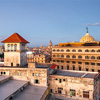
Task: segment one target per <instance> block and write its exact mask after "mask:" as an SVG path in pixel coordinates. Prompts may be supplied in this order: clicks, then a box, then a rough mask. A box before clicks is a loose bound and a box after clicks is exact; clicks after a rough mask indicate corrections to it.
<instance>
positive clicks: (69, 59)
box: [52, 32, 100, 72]
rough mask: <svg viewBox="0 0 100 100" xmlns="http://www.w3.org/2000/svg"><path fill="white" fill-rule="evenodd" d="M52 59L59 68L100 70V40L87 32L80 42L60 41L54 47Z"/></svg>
mask: <svg viewBox="0 0 100 100" xmlns="http://www.w3.org/2000/svg"><path fill="white" fill-rule="evenodd" d="M52 61H53V63H55V64H57V65H58V66H57V69H62V70H63V69H65V70H79V71H81V70H82V71H92V72H100V42H99V41H95V39H94V38H93V37H92V36H90V35H89V33H88V32H87V33H86V35H85V36H83V37H82V38H81V39H80V42H67V43H59V45H56V46H53V47H52Z"/></svg>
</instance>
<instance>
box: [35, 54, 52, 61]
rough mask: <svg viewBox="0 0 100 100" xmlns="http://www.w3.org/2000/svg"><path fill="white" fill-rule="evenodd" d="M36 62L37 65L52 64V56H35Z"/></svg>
mask: <svg viewBox="0 0 100 100" xmlns="http://www.w3.org/2000/svg"><path fill="white" fill-rule="evenodd" d="M34 62H37V63H47V62H50V56H49V55H45V54H36V55H35V56H34Z"/></svg>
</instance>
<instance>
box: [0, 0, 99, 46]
mask: <svg viewBox="0 0 100 100" xmlns="http://www.w3.org/2000/svg"><path fill="white" fill-rule="evenodd" d="M87 26H88V29H89V33H90V35H91V36H93V37H94V38H95V40H100V38H99V37H100V0H0V41H2V40H3V39H5V38H7V37H8V36H10V35H11V34H13V33H15V32H17V33H19V34H20V35H21V36H23V37H24V38H25V39H26V40H28V41H29V42H30V44H29V46H31V47H34V46H40V45H41V44H43V46H46V45H48V44H49V41H50V40H51V41H52V42H53V44H58V43H59V42H71V41H79V40H80V39H81V37H82V36H84V35H85V33H86V27H87ZM0 45H1V44H0Z"/></svg>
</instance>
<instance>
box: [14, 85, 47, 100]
mask: <svg viewBox="0 0 100 100" xmlns="http://www.w3.org/2000/svg"><path fill="white" fill-rule="evenodd" d="M46 89H47V87H43V86H35V85H29V86H27V87H26V88H25V90H24V91H22V92H20V93H19V94H18V95H16V96H15V98H13V100H33V98H34V100H40V99H41V97H42V95H43V94H44V92H45V91H46Z"/></svg>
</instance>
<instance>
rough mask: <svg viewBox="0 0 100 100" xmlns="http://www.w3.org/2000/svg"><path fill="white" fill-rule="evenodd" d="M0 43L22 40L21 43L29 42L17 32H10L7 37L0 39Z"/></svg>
mask: <svg viewBox="0 0 100 100" xmlns="http://www.w3.org/2000/svg"><path fill="white" fill-rule="evenodd" d="M1 42H2V43H10V42H11V43H12V42H18V43H19V42H23V43H29V42H28V41H27V40H25V39H24V38H23V37H21V36H20V35H19V34H18V33H14V34H12V35H11V36H10V37H8V38H7V39H5V40H3V41H1Z"/></svg>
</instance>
